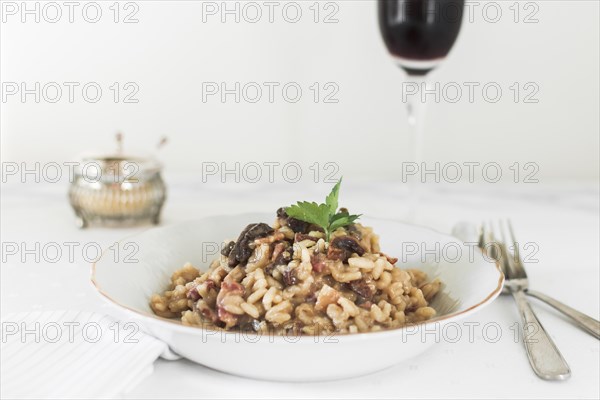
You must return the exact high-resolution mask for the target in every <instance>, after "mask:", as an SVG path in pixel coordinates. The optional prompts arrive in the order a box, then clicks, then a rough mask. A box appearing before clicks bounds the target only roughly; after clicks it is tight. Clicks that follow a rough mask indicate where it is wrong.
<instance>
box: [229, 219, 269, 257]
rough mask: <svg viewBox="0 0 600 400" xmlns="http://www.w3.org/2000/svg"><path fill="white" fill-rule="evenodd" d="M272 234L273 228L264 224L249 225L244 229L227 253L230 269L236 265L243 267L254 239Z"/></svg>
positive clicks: (251, 250) (250, 251)
mask: <svg viewBox="0 0 600 400" xmlns="http://www.w3.org/2000/svg"><path fill="white" fill-rule="evenodd" d="M271 233H273V228H271V227H270V226H269V225H267V224H264V223H257V224H250V225H248V226H246V228H244V230H243V231H242V233H240V237H238V240H237V241H236V242H235V245H234V246H233V248H232V249H231V251H230V253H229V259H228V264H229V266H230V267H235V266H236V265H238V264H241V265H245V264H246V262H247V261H248V259H249V258H250V256H251V255H252V252H253V251H254V249H253V248H251V247H250V244H253V242H254V240H255V239H258V238H262V237H265V236H268V235H270V234H271Z"/></svg>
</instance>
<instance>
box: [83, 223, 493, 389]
mask: <svg viewBox="0 0 600 400" xmlns="http://www.w3.org/2000/svg"><path fill="white" fill-rule="evenodd" d="M273 218H274V217H273V216H272V215H264V214H246V215H236V216H219V217H210V218H205V219H202V220H198V221H192V222H186V223H182V224H177V225H172V226H166V227H161V228H154V229H151V230H148V231H146V232H143V233H141V234H139V235H136V236H133V237H130V238H128V239H125V240H123V241H122V242H121V254H120V257H115V254H116V252H115V251H114V248H113V249H112V250H110V251H106V252H105V253H104V254H103V255H102V257H101V258H100V260H99V261H98V262H97V263H96V264H95V265H94V266H93V268H92V282H93V284H94V285H95V287H96V289H97V290H98V292H99V293H100V294H101V295H102V296H103V297H104V299H106V300H107V301H109V302H110V303H111V304H113V305H115V306H116V309H115V311H116V312H117V310H118V312H117V313H118V314H120V315H118V316H120V317H125V318H127V319H128V320H134V321H135V322H137V323H138V324H139V325H140V328H141V329H142V330H144V331H146V332H147V333H149V334H151V335H153V336H155V337H157V338H159V339H161V340H163V341H164V342H166V343H167V344H168V345H169V347H170V348H171V349H172V350H173V351H174V352H176V353H177V354H179V355H181V356H182V357H185V358H188V359H190V360H192V361H195V362H197V363H200V364H203V365H206V366H208V367H211V368H214V369H217V370H221V371H224V372H228V373H231V374H235V375H241V376H246V377H252V378H259V379H267V380H278V381H315V380H328V379H338V378H348V377H353V376H359V375H364V374H368V373H371V372H374V371H378V370H381V369H384V368H386V367H389V366H391V365H394V364H397V363H400V362H402V361H404V360H406V359H409V358H411V357H414V356H417V355H418V354H420V353H422V352H423V351H425V350H426V349H427V348H429V347H430V346H431V345H433V344H434V343H435V335H431V334H428V335H422V334H421V333H422V332H423V330H424V329H427V330H428V332H431V330H432V329H443V326H444V324H447V323H450V322H455V321H456V320H458V319H460V318H463V317H465V316H467V315H469V314H471V313H474V312H476V311H478V310H480V309H481V308H483V307H485V306H486V305H487V304H489V303H490V302H491V301H493V300H494V299H495V298H496V296H497V295H498V294H499V293H500V291H501V289H502V284H503V276H502V273H501V272H500V270H499V269H498V267H497V265H496V264H495V263H491V262H490V261H489V260H486V259H485V258H484V257H483V255H482V254H481V252H479V251H477V250H475V251H473V249H470V250H469V249H468V248H466V247H465V246H464V245H463V244H462V243H460V242H459V241H458V240H457V239H455V238H453V237H451V236H447V235H443V234H441V233H438V232H435V231H432V230H430V229H427V228H421V227H417V226H412V225H406V224H402V223H399V222H394V221H386V220H376V219H368V218H362V221H361V222H362V223H363V224H364V225H367V226H372V227H373V228H374V229H375V232H376V233H377V234H379V236H380V243H381V249H382V251H384V252H386V253H387V254H389V255H391V256H395V257H398V258H400V259H401V260H400V261H398V263H397V265H398V266H400V267H407V268H408V267H412V268H420V269H422V270H424V271H426V272H427V273H428V274H429V277H430V278H431V279H433V278H434V277H439V278H440V279H441V280H442V282H443V284H444V285H443V289H442V292H440V293H439V294H438V295H437V296H436V298H435V299H434V302H433V304H432V306H433V307H434V308H436V310H438V315H437V316H436V317H435V319H432V320H430V321H427V322H424V323H421V324H417V325H412V326H408V327H404V328H402V329H394V330H387V331H382V332H374V333H361V334H346V335H336V336H319V337H313V336H302V337H282V336H270V335H263V336H257V335H256V334H253V333H245V334H242V333H237V332H223V331H210V330H205V329H200V328H194V327H188V326H184V325H182V324H181V323H180V322H178V321H175V320H168V319H164V318H160V317H157V316H155V315H154V314H153V313H152V311H151V309H150V307H149V305H148V301H149V299H150V296H151V295H152V294H154V293H159V292H161V291H163V290H164V289H165V288H166V287H167V285H168V282H169V278H170V276H171V274H172V273H173V271H175V270H176V269H179V268H181V267H182V266H183V265H184V263H186V262H188V261H189V262H191V263H192V264H194V265H195V266H196V267H198V268H206V266H207V265H208V264H209V263H210V261H211V260H212V259H213V258H214V257H216V255H215V251H216V249H215V247H214V245H213V244H220V243H221V241H222V240H223V239H226V238H234V239H235V238H236V237H237V236H238V234H239V232H240V231H241V230H242V229H243V228H244V227H245V226H246V225H247V224H248V223H251V222H267V223H270V222H271V221H272V220H273ZM131 243H134V245H132V244H131ZM403 243H405V244H404V245H403ZM406 243H409V244H408V245H407V244H406ZM126 246H129V247H126ZM136 246H137V251H136V252H135V254H134V255H133V256H132V257H130V258H129V259H126V257H125V255H126V254H131V253H132V252H133V250H136ZM403 246H404V250H405V251H404V252H405V253H415V248H416V249H417V251H416V254H412V255H411V256H406V261H407V262H406V263H403V262H402V258H401V252H402V250H403ZM436 246H437V248H438V249H439V253H440V254H441V256H440V257H439V260H437V261H436V260H435V255H430V256H429V260H426V262H422V261H421V260H420V258H421V254H422V253H424V252H425V250H429V251H431V250H432V249H435V248H436ZM132 249H133V250H132ZM453 249H454V250H453ZM456 249H461V255H460V258H458V259H457V260H454V258H455V256H456V255H457V254H458V251H456ZM207 253H208V254H207ZM135 260H138V261H135Z"/></svg>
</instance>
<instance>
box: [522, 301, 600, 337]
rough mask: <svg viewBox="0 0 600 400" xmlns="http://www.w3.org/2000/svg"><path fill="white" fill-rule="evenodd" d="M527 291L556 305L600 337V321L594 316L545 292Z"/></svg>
mask: <svg viewBox="0 0 600 400" xmlns="http://www.w3.org/2000/svg"><path fill="white" fill-rule="evenodd" d="M525 293H527V294H528V295H530V296H532V297H535V298H536V299H538V300H541V301H543V302H544V303H546V304H548V305H549V306H552V307H554V308H555V309H557V310H558V311H560V312H561V313H563V314H565V315H566V316H567V317H569V318H571V319H572V320H573V321H575V322H576V323H577V325H579V327H580V328H581V329H583V330H584V331H586V332H587V333H589V334H590V335H592V336H594V337H595V338H596V339H600V321H597V320H595V319H594V318H592V317H590V316H588V315H586V314H584V313H582V312H579V311H577V310H575V309H573V308H571V307H569V306H568V305H566V304H563V303H561V302H560V301H558V300H556V299H553V298H552V297H550V296H547V295H545V294H544V293H540V292H536V291H534V290H527V291H526V292H525Z"/></svg>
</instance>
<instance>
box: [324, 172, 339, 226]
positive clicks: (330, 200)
mask: <svg viewBox="0 0 600 400" xmlns="http://www.w3.org/2000/svg"><path fill="white" fill-rule="evenodd" d="M341 184H342V178H340V180H339V181H338V183H336V184H335V186H334V187H333V189H331V193H329V196H327V197H326V198H325V204H327V207H329V216H330V217H331V216H333V215H334V214H335V212H336V211H337V209H338V197H339V195H340V185H341Z"/></svg>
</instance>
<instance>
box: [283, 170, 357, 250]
mask: <svg viewBox="0 0 600 400" xmlns="http://www.w3.org/2000/svg"><path fill="white" fill-rule="evenodd" d="M341 183H342V179H341V178H340V180H339V181H338V183H336V184H335V186H334V187H333V189H331V193H329V195H328V196H327V197H326V198H325V203H324V204H323V203H322V204H317V203H315V202H308V201H299V202H298V203H296V204H294V205H292V206H290V207H286V209H285V212H286V213H287V215H289V216H290V217H292V218H296V219H299V220H301V221H304V222H308V223H310V224H315V225H318V226H320V227H321V228H323V230H324V231H325V236H326V238H327V241H329V238H330V236H331V234H332V233H333V232H334V231H335V230H336V229H338V228H342V227H344V226H348V225H351V224H353V223H354V221H356V220H357V219H358V218H360V215H350V214H349V213H348V212H347V211H340V212H337V209H338V197H339V194H340V185H341Z"/></svg>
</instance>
